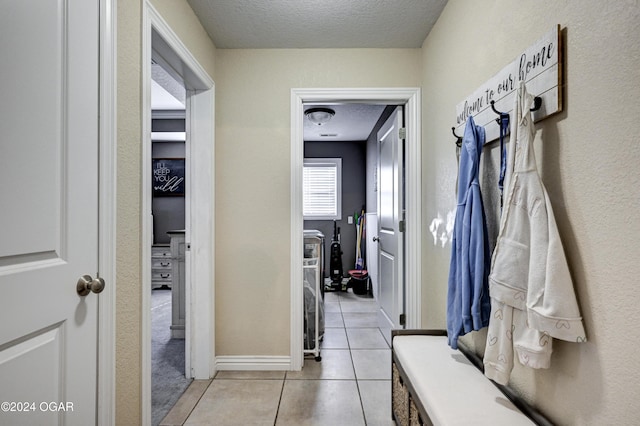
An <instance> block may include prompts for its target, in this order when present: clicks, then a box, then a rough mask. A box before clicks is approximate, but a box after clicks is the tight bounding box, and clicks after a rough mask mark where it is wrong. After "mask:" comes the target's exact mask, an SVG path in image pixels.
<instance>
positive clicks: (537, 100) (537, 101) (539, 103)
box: [491, 96, 542, 115]
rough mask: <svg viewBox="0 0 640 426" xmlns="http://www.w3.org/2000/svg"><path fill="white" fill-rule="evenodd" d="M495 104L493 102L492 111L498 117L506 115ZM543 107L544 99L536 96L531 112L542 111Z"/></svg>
mask: <svg viewBox="0 0 640 426" xmlns="http://www.w3.org/2000/svg"><path fill="white" fill-rule="evenodd" d="M494 104H495V101H491V109H492V110H493V112H495V113H496V114H498V115H502V114H506V112H500V111H498V110H497V109H496V107H495V105H494ZM541 106H542V98H541V97H540V96H536V97H535V98H533V108H531V109H530V110H529V111H537V110H539V109H540V107H541Z"/></svg>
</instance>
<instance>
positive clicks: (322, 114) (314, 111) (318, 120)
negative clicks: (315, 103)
mask: <svg viewBox="0 0 640 426" xmlns="http://www.w3.org/2000/svg"><path fill="white" fill-rule="evenodd" d="M335 114H336V112H335V111H334V110H332V109H330V108H310V109H308V110H306V111H305V112H304V115H306V116H307V118H308V119H309V121H311V122H312V123H313V124H317V125H318V126H321V125H323V124H325V123H327V122H328V121H329V120H331V117H333V116H334V115H335Z"/></svg>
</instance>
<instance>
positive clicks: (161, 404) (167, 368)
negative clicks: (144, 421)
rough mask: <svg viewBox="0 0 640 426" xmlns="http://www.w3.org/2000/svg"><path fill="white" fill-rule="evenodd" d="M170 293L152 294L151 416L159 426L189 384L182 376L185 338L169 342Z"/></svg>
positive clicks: (168, 291) (158, 290)
mask: <svg viewBox="0 0 640 426" xmlns="http://www.w3.org/2000/svg"><path fill="white" fill-rule="evenodd" d="M170 325H171V290H170V289H163V288H159V289H155V290H152V293H151V332H152V336H151V417H152V420H151V421H152V424H153V425H154V426H156V425H158V424H159V423H160V422H161V421H162V419H163V418H164V417H165V416H166V415H167V413H168V412H169V410H170V409H171V408H172V407H173V406H174V405H175V403H176V402H177V401H178V399H179V398H180V396H181V395H182V394H183V392H184V391H185V390H186V389H187V387H189V384H191V379H186V378H185V377H184V339H172V338H171V330H170V329H169V326H170Z"/></svg>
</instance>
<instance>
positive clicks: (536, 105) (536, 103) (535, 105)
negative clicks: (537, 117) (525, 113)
mask: <svg viewBox="0 0 640 426" xmlns="http://www.w3.org/2000/svg"><path fill="white" fill-rule="evenodd" d="M541 106H542V98H541V97H540V96H536V97H535V98H533V108H531V111H537V110H539V109H540V107H541Z"/></svg>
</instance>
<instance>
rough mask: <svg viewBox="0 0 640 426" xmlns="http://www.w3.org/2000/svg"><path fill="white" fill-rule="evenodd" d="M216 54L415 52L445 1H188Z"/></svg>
mask: <svg viewBox="0 0 640 426" xmlns="http://www.w3.org/2000/svg"><path fill="white" fill-rule="evenodd" d="M188 2H189V4H190V5H191V7H192V8H193V10H194V11H195V13H196V15H197V16H198V18H199V19H200V21H201V22H202V25H203V26H204V28H205V30H206V31H207V32H208V33H209V36H210V37H211V39H212V40H213V43H214V44H215V45H216V47H217V48H220V49H265V48H276V49H278V48H419V47H421V46H422V42H423V41H424V39H425V38H426V37H427V34H428V33H429V31H430V30H431V27H432V26H433V24H434V23H435V22H436V20H437V19H438V17H439V16H440V13H441V12H442V9H443V8H444V6H445V5H446V3H447V1H446V0H188Z"/></svg>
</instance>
